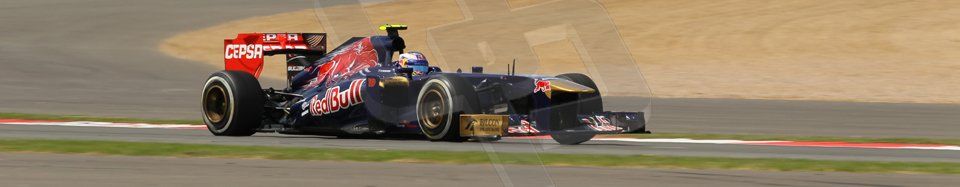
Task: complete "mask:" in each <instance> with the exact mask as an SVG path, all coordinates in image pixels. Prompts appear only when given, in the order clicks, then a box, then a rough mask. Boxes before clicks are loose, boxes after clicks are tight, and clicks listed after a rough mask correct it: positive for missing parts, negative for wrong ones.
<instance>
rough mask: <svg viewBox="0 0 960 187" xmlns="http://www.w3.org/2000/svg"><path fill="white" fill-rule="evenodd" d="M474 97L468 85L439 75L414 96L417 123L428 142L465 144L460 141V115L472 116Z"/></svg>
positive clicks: (475, 97) (450, 76)
mask: <svg viewBox="0 0 960 187" xmlns="http://www.w3.org/2000/svg"><path fill="white" fill-rule="evenodd" d="M476 103H477V95H476V92H475V91H474V89H473V86H471V85H470V84H469V83H468V82H466V81H464V80H462V79H461V78H460V77H456V76H453V75H439V76H437V77H435V78H432V79H430V80H428V81H427V82H426V83H424V85H423V88H421V89H420V94H418V95H417V108H416V110H417V120H418V122H419V124H420V130H421V131H422V132H423V134H424V135H425V136H426V137H427V138H428V139H430V140H434V141H436V140H444V141H465V140H467V138H464V137H460V115H461V114H474V113H477V111H479V109H478V108H477V107H476V106H477V105H476Z"/></svg>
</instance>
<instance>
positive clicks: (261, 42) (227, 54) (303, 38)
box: [223, 33, 327, 81]
mask: <svg viewBox="0 0 960 187" xmlns="http://www.w3.org/2000/svg"><path fill="white" fill-rule="evenodd" d="M326 51H327V34H326V33H241V34H237V38H235V39H225V40H223V62H224V69H226V70H235V71H243V72H247V73H250V74H251V75H253V76H254V77H260V72H262V71H263V57H264V56H272V55H276V54H286V55H287V58H286V59H287V80H288V81H289V80H290V77H292V76H294V75H296V74H297V73H300V72H301V71H303V69H304V68H305V66H304V65H305V64H303V63H300V62H298V61H300V60H304V61H305V62H313V61H316V60H318V59H320V58H322V57H323V55H324V54H325V53H326Z"/></svg>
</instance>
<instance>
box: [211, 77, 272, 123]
mask: <svg viewBox="0 0 960 187" xmlns="http://www.w3.org/2000/svg"><path fill="white" fill-rule="evenodd" d="M264 102H265V101H264V94H263V90H261V89H260V82H259V81H257V78H256V77H253V75H250V74H249V73H246V72H240V71H219V72H216V73H213V74H212V75H210V77H209V78H207V82H206V83H204V85H203V98H202V100H201V103H202V104H203V123H204V124H206V125H207V129H208V130H210V133H213V135H216V136H250V135H253V134H254V133H256V132H257V128H259V127H260V123H261V120H262V118H263V116H262V115H263V106H264Z"/></svg>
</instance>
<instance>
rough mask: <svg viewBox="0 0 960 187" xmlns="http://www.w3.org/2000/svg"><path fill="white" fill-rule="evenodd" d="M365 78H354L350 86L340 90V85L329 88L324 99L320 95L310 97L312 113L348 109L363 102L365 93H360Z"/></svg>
mask: <svg viewBox="0 0 960 187" xmlns="http://www.w3.org/2000/svg"><path fill="white" fill-rule="evenodd" d="M364 81H365V79H358V80H353V81H352V82H350V88H347V90H343V91H340V86H335V87H333V88H329V89H327V92H326V94H324V96H323V98H322V99H319V98H318V97H319V95H315V96H313V98H312V99H310V114H312V115H313V116H321V115H324V114H330V113H333V112H337V111H340V109H347V108H350V106H353V105H357V104H360V103H363V95H361V94H360V90H361V87H362V85H363V82H364Z"/></svg>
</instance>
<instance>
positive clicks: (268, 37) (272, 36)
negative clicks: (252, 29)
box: [263, 33, 300, 42]
mask: <svg viewBox="0 0 960 187" xmlns="http://www.w3.org/2000/svg"><path fill="white" fill-rule="evenodd" d="M286 35H287V41H292V42H297V41H300V34H294V33H287V34H286ZM278 41H280V38H279V34H276V33H267V34H263V42H278Z"/></svg>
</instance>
